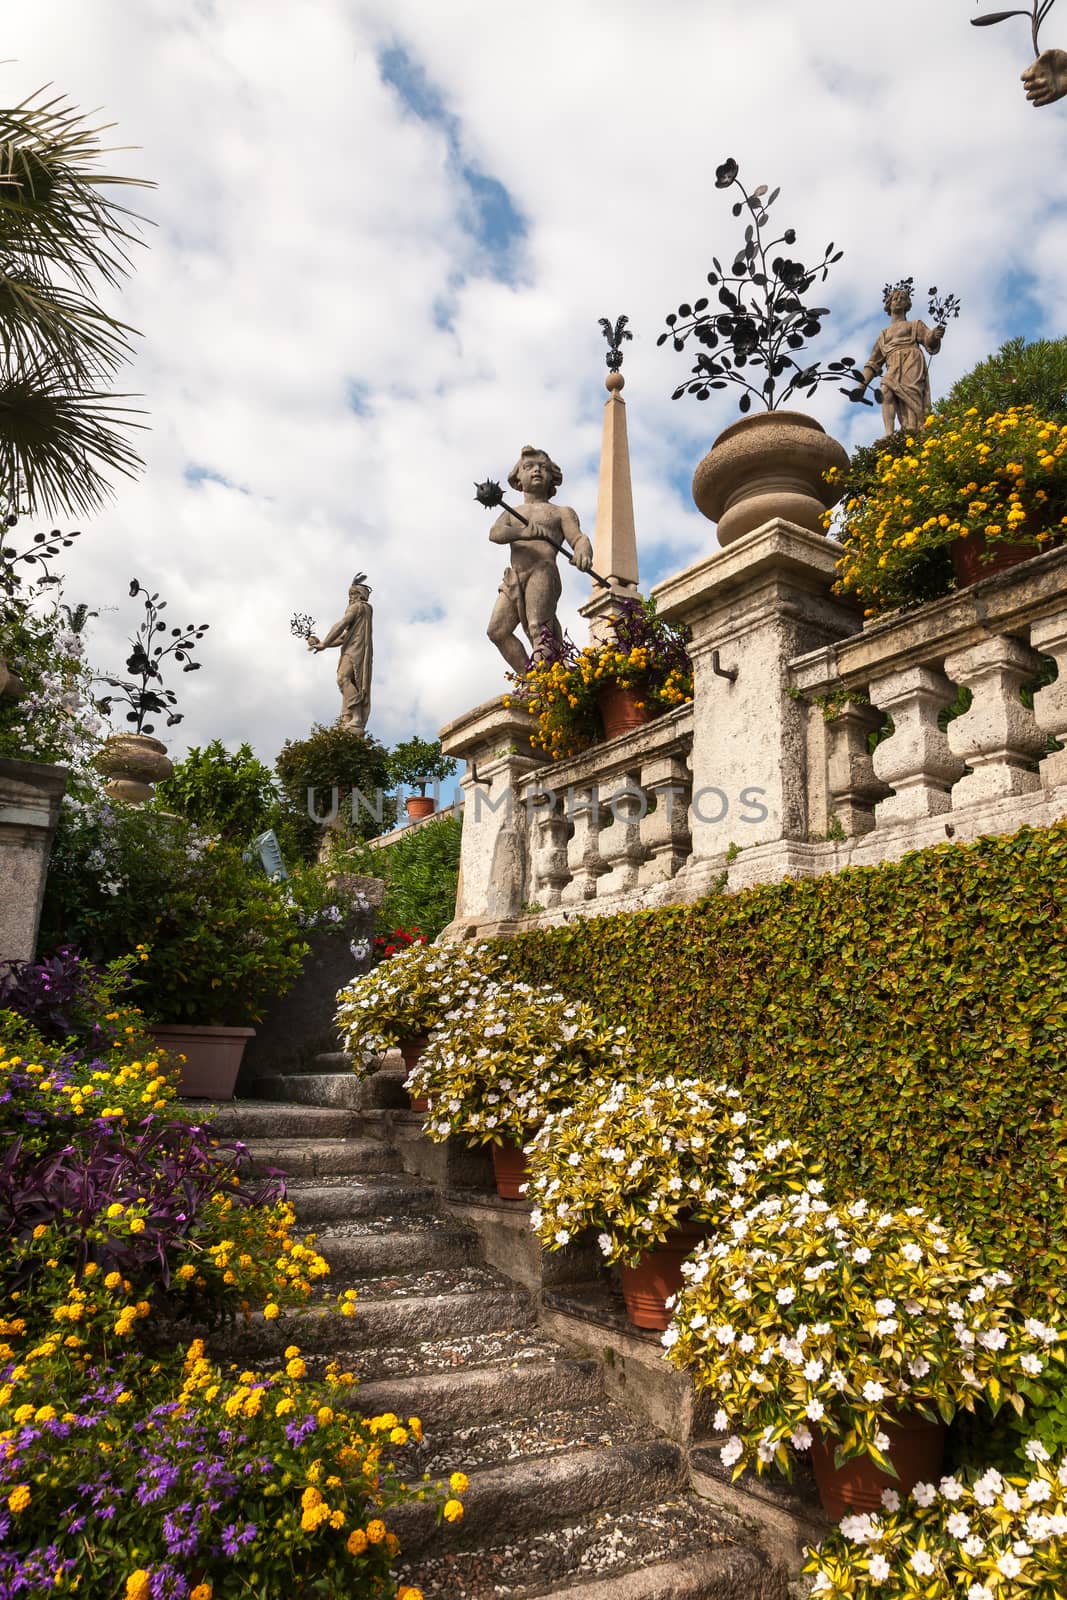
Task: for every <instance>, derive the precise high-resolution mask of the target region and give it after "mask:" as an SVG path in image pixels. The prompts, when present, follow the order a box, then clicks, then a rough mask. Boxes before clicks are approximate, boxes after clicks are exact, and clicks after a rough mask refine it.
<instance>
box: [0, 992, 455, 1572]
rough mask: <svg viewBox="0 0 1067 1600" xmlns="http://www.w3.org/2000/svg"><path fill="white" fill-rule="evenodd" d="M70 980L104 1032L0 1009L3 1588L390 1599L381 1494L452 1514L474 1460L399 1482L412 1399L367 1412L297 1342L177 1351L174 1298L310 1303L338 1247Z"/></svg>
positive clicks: (210, 1307)
mask: <svg viewBox="0 0 1067 1600" xmlns="http://www.w3.org/2000/svg"><path fill="white" fill-rule="evenodd" d="M65 970H67V971H68V972H69V971H70V970H72V969H71V963H70V962H68V963H67V966H66V969H65ZM22 978H23V979H26V974H22ZM37 987H38V989H40V985H38V986H37ZM104 988H105V990H106V983H105V985H104ZM32 989H33V984H32V983H30V982H29V981H28V980H27V981H24V982H23V983H22V986H21V989H20V990H19V992H18V993H16V992H15V991H13V990H9V992H8V998H9V999H12V998H14V999H19V998H23V999H25V997H26V995H27V993H29V992H30V991H31V990H32ZM83 991H86V992H83ZM76 998H78V999H79V1002H80V1003H81V1004H82V1010H81V1011H77V1008H75V1011H76V1013H77V1014H76V1015H75V1016H74V1022H75V1025H76V1028H78V1027H80V1028H82V1029H83V1030H84V1029H85V1028H86V1027H88V1029H89V1035H90V1038H91V1040H92V1048H86V1046H84V1045H82V1046H78V1045H77V1044H76V1043H75V1042H72V1039H71V1038H68V1037H64V1038H62V1039H61V1040H58V1041H56V1040H53V1041H52V1042H51V1043H49V1042H48V1041H46V1040H44V1039H42V1038H41V1036H40V1034H39V1033H38V1032H36V1031H35V1029H34V1027H33V1026H31V1024H30V1023H29V1022H28V1021H27V1019H26V1018H25V1017H20V1016H17V1015H16V1014H14V1013H12V1012H7V1013H0V1137H2V1139H3V1151H2V1155H0V1593H2V1594H4V1595H7V1594H11V1595H13V1596H14V1595H18V1596H19V1597H20V1600H21V1597H25V1600H45V1596H51V1595H53V1594H56V1593H69V1592H76V1593H77V1594H78V1595H79V1596H80V1597H83V1600H116V1597H118V1600H162V1597H172V1600H183V1597H184V1600H231V1597H233V1600H237V1597H238V1596H242V1597H246V1596H248V1595H249V1594H255V1595H276V1594H277V1595H281V1594H297V1593H301V1592H308V1593H310V1592H312V1588H314V1590H315V1592H319V1590H320V1589H321V1592H322V1593H324V1594H327V1593H340V1592H343V1593H345V1594H346V1595H350V1596H352V1597H354V1600H371V1597H372V1596H373V1597H376V1600H385V1597H387V1596H392V1595H394V1594H396V1593H397V1590H396V1587H395V1582H394V1580H393V1579H392V1578H391V1577H390V1569H391V1567H392V1563H393V1561H394V1559H395V1557H396V1555H397V1553H398V1548H399V1547H398V1543H397V1540H396V1538H395V1536H394V1535H393V1534H392V1533H391V1532H390V1531H389V1526H388V1519H389V1515H390V1511H391V1508H392V1507H393V1506H394V1505H396V1504H398V1503H400V1502H401V1501H404V1500H407V1499H411V1498H413V1497H417V1498H422V1499H425V1498H430V1499H432V1500H434V1501H435V1502H436V1503H437V1506H438V1512H439V1515H440V1516H443V1517H445V1518H447V1519H448V1520H450V1521H455V1520H457V1519H458V1518H459V1517H461V1516H462V1502H461V1501H460V1499H459V1498H458V1496H459V1494H460V1493H462V1489H463V1487H464V1486H465V1480H464V1479H463V1477H462V1474H456V1475H454V1477H453V1480H452V1483H451V1484H450V1486H449V1489H445V1488H444V1487H443V1486H441V1485H437V1486H434V1485H431V1484H429V1483H426V1482H424V1483H422V1484H420V1485H419V1486H417V1487H415V1488H411V1489H407V1488H405V1487H404V1486H403V1485H402V1484H401V1483H400V1482H399V1481H398V1479H397V1477H396V1475H395V1474H394V1473H393V1472H392V1470H391V1469H390V1468H389V1467H388V1465H387V1464H386V1462H387V1451H388V1447H389V1446H390V1445H393V1446H397V1445H400V1444H402V1443H405V1442H406V1441H407V1439H408V1437H409V1436H413V1437H416V1438H418V1437H419V1436H420V1430H421V1424H420V1423H419V1420H418V1419H417V1418H410V1419H408V1421H407V1422H406V1423H405V1422H402V1421H401V1420H400V1419H399V1418H398V1417H396V1416H395V1415H393V1414H391V1413H386V1414H384V1415H382V1416H378V1417H372V1418H363V1417H361V1416H360V1415H359V1414H358V1412H356V1411H355V1410H354V1409H353V1408H352V1406H351V1397H350V1395H349V1394H348V1390H349V1389H350V1386H351V1383H352V1379H351V1377H350V1376H349V1375H347V1374H345V1373H342V1372H340V1371H337V1370H331V1371H330V1372H329V1373H328V1374H327V1377H326V1379H325V1381H319V1380H312V1379H311V1378H309V1376H308V1373H307V1369H306V1367H305V1363H304V1361H303V1359H302V1357H301V1354H300V1349H299V1344H298V1343H297V1342H294V1343H293V1344H291V1345H290V1346H289V1348H288V1349H287V1350H286V1352H285V1364H284V1365H283V1366H282V1367H281V1369H280V1370H278V1371H272V1372H270V1373H267V1374H264V1375H258V1374H256V1373H255V1372H252V1371H247V1372H240V1371H238V1369H236V1368H233V1367H231V1368H229V1369H228V1370H225V1371H224V1370H223V1369H222V1368H221V1367H220V1366H219V1365H218V1364H217V1363H215V1362H213V1361H212V1360H211V1359H210V1356H209V1353H208V1351H207V1349H206V1347H205V1344H204V1341H203V1340H202V1339H200V1338H195V1339H193V1340H192V1342H191V1343H190V1344H188V1347H187V1348H186V1349H185V1350H184V1352H183V1350H182V1343H183V1341H182V1340H181V1338H180V1336H179V1331H178V1324H179V1319H182V1318H186V1319H192V1320H193V1322H194V1324H196V1325H198V1326H203V1325H205V1324H207V1325H211V1324H215V1323H218V1322H220V1321H222V1320H232V1319H233V1318H235V1317H238V1316H243V1317H245V1318H249V1317H251V1316H253V1315H255V1314H256V1313H257V1312H258V1313H259V1314H261V1315H262V1316H263V1317H264V1318H265V1319H266V1320H267V1321H274V1320H276V1319H278V1318H280V1317H282V1316H285V1315H287V1314H289V1315H293V1316H296V1315H298V1313H299V1309H300V1307H301V1306H303V1304H304V1303H305V1302H306V1301H307V1299H308V1297H309V1296H310V1294H311V1290H312V1287H313V1285H314V1283H315V1282H316V1281H317V1280H321V1279H323V1278H325V1276H326V1274H327V1272H328V1267H327V1264H326V1262H325V1261H324V1260H323V1259H322V1258H321V1256H319V1255H318V1253H317V1251H316V1250H315V1248H314V1240H313V1239H311V1238H306V1239H301V1238H300V1237H299V1236H297V1235H296V1234H295V1232H294V1215H293V1210H292V1207H291V1206H290V1205H289V1204H288V1202H287V1201H285V1199H284V1197H283V1191H282V1186H281V1184H280V1183H278V1182H270V1183H260V1184H258V1185H255V1186H251V1187H250V1186H249V1185H248V1184H247V1182H246V1181H245V1177H244V1169H245V1166H246V1164H247V1161H246V1155H245V1152H244V1150H243V1147H242V1146H240V1145H239V1144H225V1143H222V1142H220V1141H219V1140H218V1139H217V1138H215V1137H213V1135H212V1133H211V1130H210V1126H201V1125H199V1124H191V1123H189V1122H187V1121H183V1120H182V1119H180V1118H178V1117H176V1116H175V1115H174V1113H173V1108H172V1106H171V1097H172V1094H173V1090H172V1088H171V1086H170V1084H169V1083H168V1082H167V1079H166V1075H165V1073H164V1070H163V1067H162V1064H161V1063H160V1061H159V1060H158V1059H157V1058H155V1057H152V1056H149V1055H147V1054H146V1053H145V1051H144V1050H143V1049H142V1048H141V1046H142V1044H143V1043H144V1035H143V1019H141V1020H140V1021H139V1017H138V1013H136V1012H133V1011H130V1010H127V1011H126V1012H124V1013H123V1012H116V1013H114V1014H108V1013H105V1014H104V1024H103V1025H102V1027H101V1035H100V1037H99V1038H98V1037H97V1036H96V1035H95V1034H94V1033H93V1032H92V1030H93V1028H94V1027H96V1026H97V1025H96V1024H93V1023H87V1021H86V1018H87V1017H91V1015H92V1013H93V1009H94V1003H95V1002H96V1001H99V999H100V993H99V985H97V986H96V987H95V988H94V986H93V984H92V983H89V984H88V986H87V990H86V986H85V985H83V988H82V990H80V991H79V994H78V996H77V997H76ZM38 999H40V995H38ZM52 999H53V1000H54V999H55V994H54V991H53V992H52ZM30 1009H32V1010H34V1015H35V1016H36V1019H37V1021H38V1022H42V1021H47V1020H48V1018H47V1017H42V1015H41V1012H42V1010H43V1009H47V1008H44V1007H42V1005H40V1004H38V1005H36V1007H31V1008H30ZM53 1009H54V1007H53ZM127 1019H128V1020H127ZM52 1020H53V1022H54V1025H55V1028H56V1030H59V1031H65V1029H64V1026H63V1025H64V1024H65V1022H66V1021H68V1020H70V1019H69V1018H68V1017H67V1016H66V1014H65V1013H64V1012H62V1011H59V1012H57V1013H56V1016H55V1017H53V1018H52ZM120 1022H121V1023H122V1026H121V1028H120V1029H118V1031H117V1032H116V1034H115V1036H114V1037H112V1036H111V1029H112V1028H113V1027H114V1025H115V1024H116V1023H120ZM94 1052H98V1053H94ZM146 1110H147V1111H148V1113H149V1114H147V1115H146ZM338 1311H339V1314H340V1315H341V1316H343V1317H348V1316H352V1315H354V1314H356V1306H355V1295H354V1291H352V1290H348V1291H346V1292H345V1293H344V1295H343V1296H341V1299H340V1304H339V1306H338ZM341 1326H343V1324H340V1323H339V1328H340V1327H341ZM298 1338H299V1335H298V1334H297V1335H296V1339H298ZM383 1458H385V1459H383ZM399 1594H400V1595H401V1596H404V1597H406V1600H421V1597H420V1596H419V1592H418V1591H417V1590H415V1589H411V1588H407V1589H404V1588H401V1589H400V1591H399Z"/></svg>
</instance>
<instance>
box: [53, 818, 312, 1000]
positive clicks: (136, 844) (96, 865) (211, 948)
mask: <svg viewBox="0 0 1067 1600" xmlns="http://www.w3.org/2000/svg"><path fill="white" fill-rule="evenodd" d="M63 944H69V945H71V946H73V947H74V948H76V949H77V950H79V951H80V952H81V953H82V954H83V955H85V956H88V957H90V958H91V959H93V960H96V961H105V962H106V961H111V960H113V959H114V958H115V957H117V956H121V955H125V954H126V953H127V952H128V951H129V950H130V949H131V947H132V946H134V945H140V944H143V945H144V946H146V952H147V960H146V961H145V962H144V963H143V964H142V965H141V967H140V969H139V971H138V974H137V975H138V977H139V978H140V980H141V983H142V987H141V988H140V989H139V991H138V995H137V999H138V1002H139V1003H140V1004H141V1005H142V1006H143V1008H144V1011H145V1013H146V1015H147V1016H148V1017H149V1018H150V1019H151V1020H152V1021H153V1022H192V1023H203V1024H209V1025H223V1026H241V1025H243V1024H245V1023H246V1022H255V1021H257V1020H258V1019H259V1018H260V1017H261V1016H262V1015H263V1011H264V1007H265V1005H266V1002H267V1000H268V999H270V998H271V996H273V995H275V994H282V993H284V992H285V990H286V989H288V988H289V987H290V986H291V985H292V984H293V983H295V982H296V979H297V977H298V976H299V974H300V970H301V964H302V961H303V958H304V955H305V954H306V953H307V945H306V944H305V943H304V942H303V939H302V936H301V931H300V926H299V922H298V919H297V914H296V911H295V910H294V908H293V907H292V906H291V905H290V904H289V903H288V898H287V895H286V891H285V885H284V884H275V883H272V882H271V881H270V880H269V879H268V878H267V877H266V876H265V875H264V874H263V873H262V872H261V871H260V870H259V869H258V868H254V867H248V866H246V865H245V863H244V862H243V861H242V859H241V853H240V851H239V850H238V849H237V848H236V846H233V845H228V844H226V843H225V842H223V841H219V840H216V839H214V838H211V837H209V836H207V835H205V834H203V833H201V832H200V831H199V830H198V829H197V828H196V827H195V826H194V825H193V824H192V823H190V822H187V821H186V820H185V819H184V818H181V817H166V816H162V815H160V814H158V813H153V812H151V811H140V810H135V809H133V808H131V807H128V806H122V805H120V806H115V807H112V806H110V805H107V804H102V805H92V804H85V805H82V804H79V805H76V806H66V807H64V809H63V813H62V815H61V818H60V826H59V829H58V831H57V835H56V841H55V845H54V847H53V852H52V863H51V867H50V870H49V874H48V883H47V888H46V891H45V901H44V908H43V912H42V919H41V936H40V948H41V949H42V950H43V951H46V952H48V951H51V950H54V949H56V948H58V947H59V946H60V945H63Z"/></svg>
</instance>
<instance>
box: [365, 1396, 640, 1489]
mask: <svg viewBox="0 0 1067 1600" xmlns="http://www.w3.org/2000/svg"><path fill="white" fill-rule="evenodd" d="M647 1436H648V1427H647V1425H646V1424H644V1423H643V1422H641V1421H640V1420H639V1418H638V1417H637V1416H636V1415H634V1414H633V1413H632V1412H629V1411H624V1410H623V1409H622V1407H621V1406H617V1405H614V1404H613V1403H612V1402H611V1401H610V1400H605V1401H604V1402H603V1403H602V1404H601V1405H599V1406H595V1407H590V1408H587V1409H585V1410H577V1411H576V1410H574V1409H571V1408H567V1409H563V1410H558V1411H543V1412H541V1413H540V1414H538V1415H536V1416H529V1417H513V1418H510V1419H505V1418H503V1417H495V1418H492V1419H490V1420H489V1421H486V1422H482V1423H478V1424H476V1425H474V1426H472V1427H467V1428H454V1429H450V1430H449V1431H448V1432H445V1431H443V1430H440V1429H435V1430H434V1436H433V1438H427V1439H425V1440H424V1441H423V1443H422V1444H421V1445H415V1444H409V1445H405V1446H404V1447H403V1448H402V1449H399V1450H397V1451H395V1453H394V1459H395V1461H396V1464H397V1466H398V1467H400V1468H401V1470H402V1471H404V1472H405V1473H406V1474H407V1475H408V1476H409V1477H411V1478H416V1477H421V1476H422V1474H423V1473H424V1472H428V1473H429V1474H430V1476H431V1478H437V1477H440V1476H441V1475H442V1474H444V1475H447V1474H448V1473H450V1472H454V1471H455V1470H456V1468H457V1466H458V1467H460V1468H462V1470H463V1471H464V1472H480V1471H481V1470H482V1468H484V1467H503V1466H506V1465H507V1464H508V1462H510V1461H520V1460H522V1459H523V1458H525V1457H527V1456H554V1455H558V1454H559V1452H560V1451H561V1450H567V1451H574V1450H583V1449H587V1448H588V1449H592V1448H594V1447H595V1446H597V1445H612V1444H627V1443H629V1442H631V1441H633V1440H638V1439H644V1438H647Z"/></svg>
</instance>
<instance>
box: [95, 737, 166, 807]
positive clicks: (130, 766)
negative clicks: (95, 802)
mask: <svg viewBox="0 0 1067 1600" xmlns="http://www.w3.org/2000/svg"><path fill="white" fill-rule="evenodd" d="M93 765H94V767H95V768H96V770H97V772H102V773H103V775H104V777H105V778H108V779H109V780H110V781H109V782H108V783H107V785H106V786H105V787H106V791H107V793H108V794H109V795H110V796H111V798H112V799H113V800H125V801H126V802H127V804H128V805H132V806H139V805H142V804H143V803H144V801H145V800H151V798H152V787H153V785H154V784H157V783H162V781H163V779H164V778H169V777H170V776H171V774H172V773H173V771H174V767H173V766H172V765H171V762H170V760H169V759H168V756H167V747H166V745H165V744H164V743H163V742H162V740H160V739H153V738H152V737H151V736H150V735H149V734H147V733H113V734H111V736H110V737H109V738H108V739H107V741H106V742H105V744H104V748H103V749H102V750H101V751H100V753H99V755H97V756H96V757H94V760H93Z"/></svg>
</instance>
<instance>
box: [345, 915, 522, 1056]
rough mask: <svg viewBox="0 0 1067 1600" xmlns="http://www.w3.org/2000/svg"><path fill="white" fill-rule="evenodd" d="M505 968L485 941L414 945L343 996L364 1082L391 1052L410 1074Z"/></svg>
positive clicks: (352, 1051)
mask: <svg viewBox="0 0 1067 1600" xmlns="http://www.w3.org/2000/svg"><path fill="white" fill-rule="evenodd" d="M503 964H504V956H503V955H502V954H501V953H500V951H498V950H496V949H494V948H493V946H492V945H491V944H489V943H488V942H486V941H484V940H482V941H478V942H476V943H473V944H424V943H421V942H420V943H417V944H411V945H409V946H408V947H407V949H405V950H400V951H398V952H397V954H396V955H394V956H390V957H389V959H388V960H387V961H383V962H381V963H380V965H378V966H377V967H374V968H373V969H372V970H371V971H370V972H366V973H363V974H362V975H361V976H360V977H358V978H355V979H353V981H352V982H351V983H350V984H348V985H347V986H346V987H345V988H344V989H341V990H340V991H339V993H338V996H337V1026H338V1030H339V1032H340V1033H341V1034H342V1036H343V1038H344V1040H345V1048H346V1049H347V1051H348V1054H349V1056H350V1057H351V1060H352V1064H353V1068H354V1070H355V1072H356V1073H357V1075H358V1076H360V1077H363V1076H366V1075H367V1073H368V1072H370V1071H373V1070H374V1068H375V1067H376V1066H377V1065H378V1063H379V1061H380V1058H381V1057H382V1056H383V1055H384V1054H385V1052H386V1051H387V1050H390V1049H393V1048H396V1047H399V1049H400V1051H401V1053H402V1055H403V1057H404V1064H405V1066H407V1067H408V1068H409V1069H410V1068H412V1067H413V1066H414V1065H415V1063H416V1062H417V1061H418V1059H419V1057H420V1055H421V1054H422V1052H423V1050H425V1048H426V1045H427V1043H428V1039H429V1034H430V1031H431V1029H433V1028H435V1027H436V1026H437V1024H438V1023H439V1022H440V1021H441V1019H442V1017H444V1016H445V1015H446V1013H447V1012H449V1011H452V1010H454V1009H455V1008H456V1007H457V1006H460V1005H461V1004H462V1003H463V1002H464V1001H465V1000H467V999H470V998H471V996H473V995H475V994H478V993H480V991H481V989H482V987H483V985H484V984H485V983H486V982H487V981H488V979H489V978H490V977H491V976H492V974H493V973H495V972H497V971H499V969H500V968H501V967H502V966H503Z"/></svg>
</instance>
